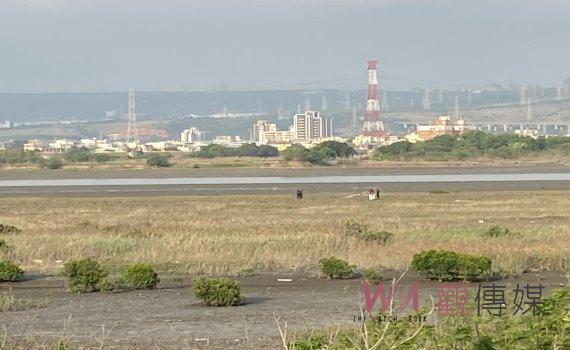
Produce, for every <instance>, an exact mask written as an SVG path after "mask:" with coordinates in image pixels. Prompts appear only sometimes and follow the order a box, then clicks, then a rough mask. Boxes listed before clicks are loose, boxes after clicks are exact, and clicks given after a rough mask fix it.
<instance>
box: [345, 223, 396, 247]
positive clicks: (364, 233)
mask: <svg viewBox="0 0 570 350" xmlns="http://www.w3.org/2000/svg"><path fill="white" fill-rule="evenodd" d="M344 230H345V232H346V234H347V235H348V236H350V237H355V238H358V239H361V240H363V241H376V242H379V243H382V244H386V243H388V242H389V241H390V240H391V239H392V237H393V236H394V234H393V233H392V232H388V231H374V230H371V229H370V228H369V227H368V226H367V225H364V224H360V223H358V222H356V221H352V220H349V221H347V222H346V223H345V224H344Z"/></svg>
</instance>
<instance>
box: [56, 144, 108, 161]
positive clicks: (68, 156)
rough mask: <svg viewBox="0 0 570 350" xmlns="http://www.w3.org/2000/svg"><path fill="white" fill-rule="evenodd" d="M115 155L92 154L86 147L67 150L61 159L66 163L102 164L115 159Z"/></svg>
mask: <svg viewBox="0 0 570 350" xmlns="http://www.w3.org/2000/svg"><path fill="white" fill-rule="evenodd" d="M117 158H118V156H117V155H113V154H107V153H93V151H91V150H90V149H89V148H87V147H76V146H74V147H71V148H70V149H69V150H67V151H66V152H64V153H63V159H65V160H66V161H68V162H71V163H76V162H97V163H104V162H109V161H111V160H114V159H117Z"/></svg>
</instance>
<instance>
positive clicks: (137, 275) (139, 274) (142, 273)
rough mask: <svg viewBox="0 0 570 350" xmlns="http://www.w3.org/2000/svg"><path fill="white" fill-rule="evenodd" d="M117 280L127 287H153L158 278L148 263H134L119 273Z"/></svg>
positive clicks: (158, 280)
mask: <svg viewBox="0 0 570 350" xmlns="http://www.w3.org/2000/svg"><path fill="white" fill-rule="evenodd" d="M119 281H120V282H121V283H122V284H124V285H125V286H126V287H127V288H133V289H153V288H155V287H156V285H157V284H158V282H160V279H159V278H158V274H157V273H156V272H154V269H153V268H152V266H150V265H149V264H134V265H131V266H129V267H127V268H126V269H125V270H124V271H123V272H122V273H121V275H120V277H119Z"/></svg>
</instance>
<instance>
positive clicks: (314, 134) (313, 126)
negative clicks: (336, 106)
mask: <svg viewBox="0 0 570 350" xmlns="http://www.w3.org/2000/svg"><path fill="white" fill-rule="evenodd" d="M331 136H333V132H332V119H331V118H329V117H325V116H321V115H320V113H319V112H316V111H306V112H305V113H298V114H295V116H294V117H293V138H294V139H295V140H296V141H312V140H318V139H321V138H325V137H331Z"/></svg>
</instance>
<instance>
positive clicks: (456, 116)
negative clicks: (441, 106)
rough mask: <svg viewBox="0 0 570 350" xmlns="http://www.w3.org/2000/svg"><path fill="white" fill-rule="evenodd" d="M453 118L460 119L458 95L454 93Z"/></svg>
mask: <svg viewBox="0 0 570 350" xmlns="http://www.w3.org/2000/svg"><path fill="white" fill-rule="evenodd" d="M454 114H455V120H456V121H457V120H461V115H460V114H459V95H455V108H454Z"/></svg>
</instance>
